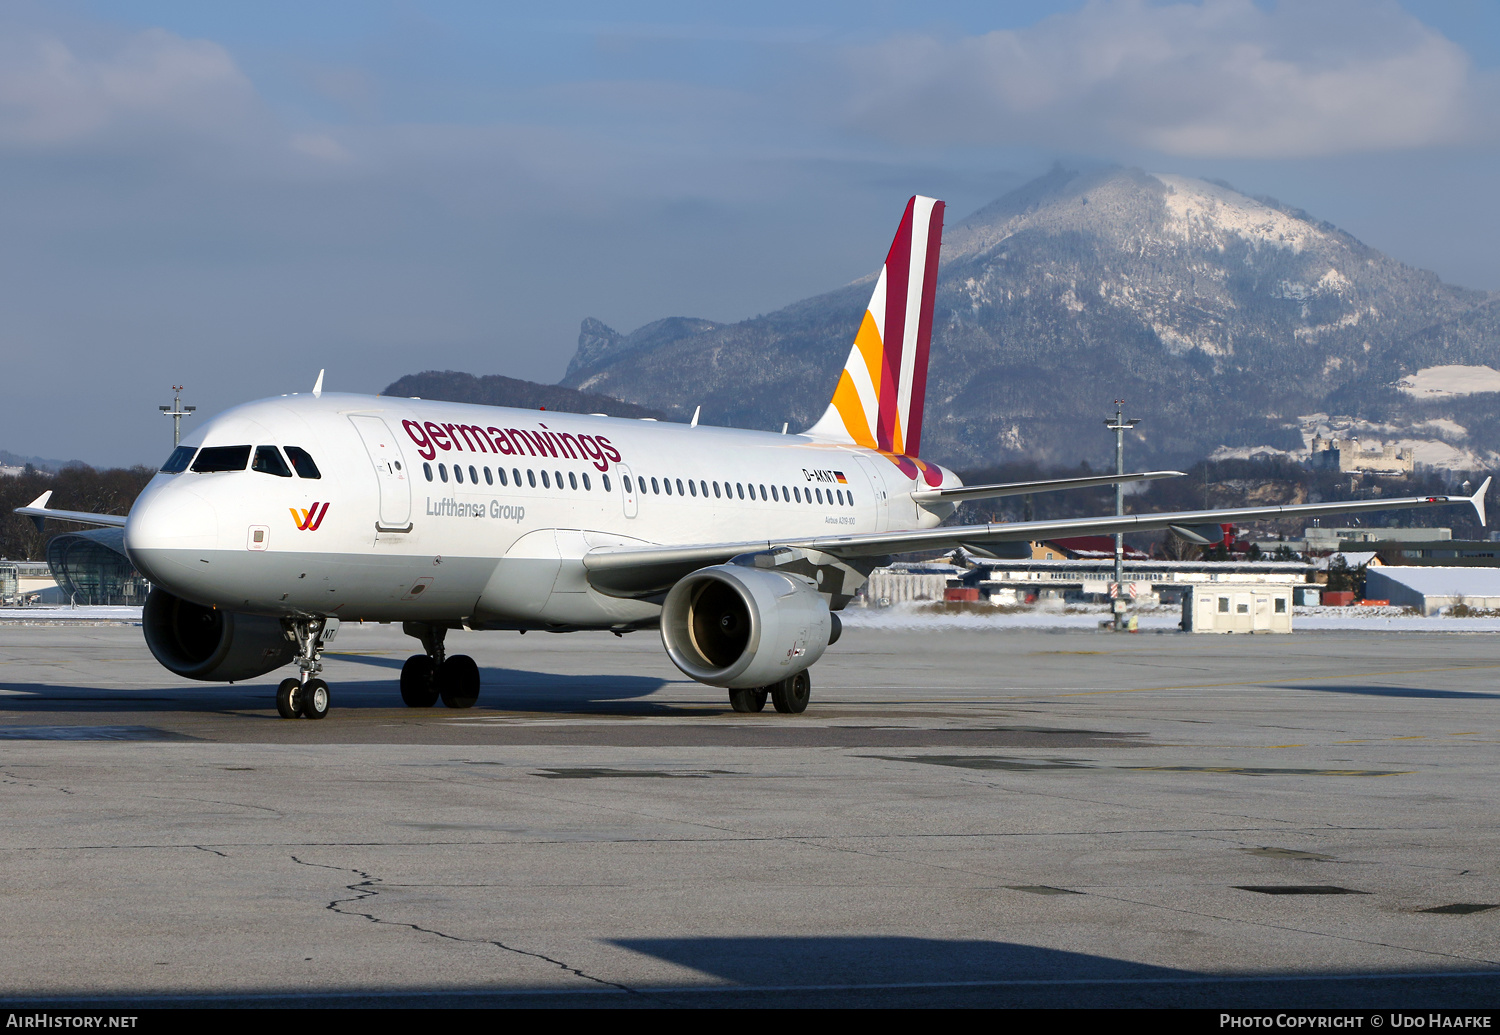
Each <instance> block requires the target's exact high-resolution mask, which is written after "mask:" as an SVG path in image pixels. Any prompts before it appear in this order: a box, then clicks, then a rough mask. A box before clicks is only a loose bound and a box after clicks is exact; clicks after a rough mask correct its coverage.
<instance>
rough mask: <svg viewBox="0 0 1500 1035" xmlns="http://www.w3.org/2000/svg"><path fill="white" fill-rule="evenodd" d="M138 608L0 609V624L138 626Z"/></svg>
mask: <svg viewBox="0 0 1500 1035" xmlns="http://www.w3.org/2000/svg"><path fill="white" fill-rule="evenodd" d="M140 620H141V609H140V608H138V607H0V622H19V623H21V624H22V625H31V624H35V623H42V622H46V623H47V624H49V625H50V624H52V623H54V622H132V623H136V624H139V623H140Z"/></svg>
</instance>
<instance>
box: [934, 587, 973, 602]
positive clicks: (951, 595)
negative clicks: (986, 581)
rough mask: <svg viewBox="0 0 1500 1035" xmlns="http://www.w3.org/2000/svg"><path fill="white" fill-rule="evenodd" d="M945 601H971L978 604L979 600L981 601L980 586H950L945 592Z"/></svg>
mask: <svg viewBox="0 0 1500 1035" xmlns="http://www.w3.org/2000/svg"><path fill="white" fill-rule="evenodd" d="M943 599H944V600H969V601H974V602H976V603H977V602H978V600H979V587H978V586H950V587H948V588H947V589H945V590H943Z"/></svg>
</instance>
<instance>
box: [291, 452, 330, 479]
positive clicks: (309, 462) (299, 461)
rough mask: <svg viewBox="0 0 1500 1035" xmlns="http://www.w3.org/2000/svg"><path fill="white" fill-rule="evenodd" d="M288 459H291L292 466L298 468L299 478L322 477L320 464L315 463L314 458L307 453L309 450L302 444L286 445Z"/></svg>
mask: <svg viewBox="0 0 1500 1035" xmlns="http://www.w3.org/2000/svg"><path fill="white" fill-rule="evenodd" d="M283 448H284V449H286V455H287V459H289V460H291V462H292V466H293V467H294V468H296V470H297V477H298V478H321V477H323V476H322V475H321V474H319V473H318V465H317V464H315V463H313V458H312V457H310V456H308V455H307V450H305V449H303V448H302V447H301V446H285V447H283Z"/></svg>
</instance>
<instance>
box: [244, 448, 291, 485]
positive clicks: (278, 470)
mask: <svg viewBox="0 0 1500 1035" xmlns="http://www.w3.org/2000/svg"><path fill="white" fill-rule="evenodd" d="M250 470H252V471H259V472H260V473H261V474H274V475H275V476H276V477H278V478H290V477H291V476H292V469H291V468H290V467H288V466H287V465H286V461H285V460H283V459H281V451H280V450H279V449H277V448H276V447H275V446H256V447H255V462H254V463H252V464H251V465H250Z"/></svg>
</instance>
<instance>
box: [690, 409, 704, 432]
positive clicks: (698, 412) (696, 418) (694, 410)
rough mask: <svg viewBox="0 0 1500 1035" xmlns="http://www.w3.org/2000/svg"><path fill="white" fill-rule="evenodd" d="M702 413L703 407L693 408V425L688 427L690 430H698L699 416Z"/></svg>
mask: <svg viewBox="0 0 1500 1035" xmlns="http://www.w3.org/2000/svg"><path fill="white" fill-rule="evenodd" d="M702 412H703V407H702V406H694V407H693V423H691V424H689V425H688V427H690V428H696V427H697V426H698V414H700V413H702Z"/></svg>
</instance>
